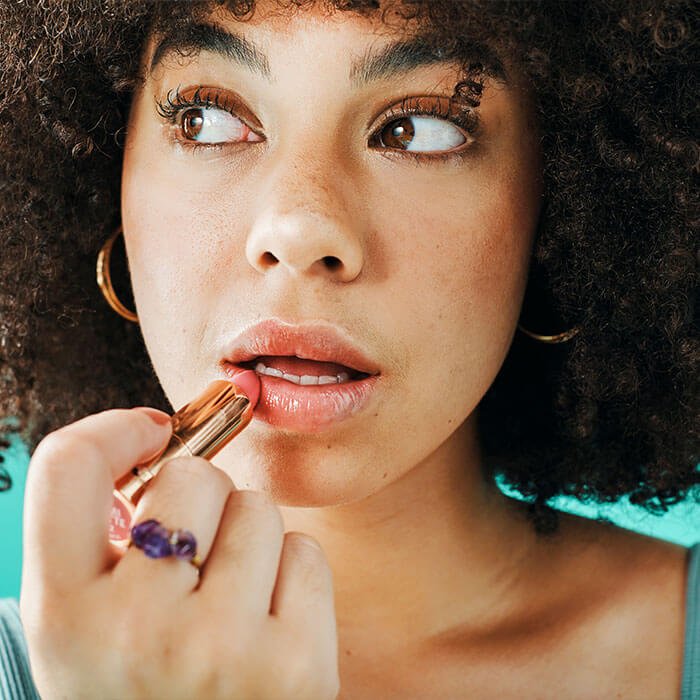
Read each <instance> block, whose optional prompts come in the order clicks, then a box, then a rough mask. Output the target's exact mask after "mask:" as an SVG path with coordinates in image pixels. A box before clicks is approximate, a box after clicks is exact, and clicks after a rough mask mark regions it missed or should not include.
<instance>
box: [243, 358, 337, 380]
mask: <svg viewBox="0 0 700 700" xmlns="http://www.w3.org/2000/svg"><path fill="white" fill-rule="evenodd" d="M255 371H256V372H257V373H258V374H266V375H267V376H268V377H279V378H280V379H286V380H287V381H288V382H292V383H294V384H299V385H301V386H308V385H311V384H343V383H345V382H347V381H349V380H350V375H349V374H348V373H347V372H340V374H336V376H335V377H328V376H323V377H315V376H313V375H309V374H302V375H301V377H300V376H299V375H297V374H287V373H286V372H281V371H280V370H278V369H274V368H273V367H266V366H265V365H264V364H263V363H262V362H258V363H257V364H256V365H255Z"/></svg>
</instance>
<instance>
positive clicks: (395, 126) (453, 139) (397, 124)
mask: <svg viewBox="0 0 700 700" xmlns="http://www.w3.org/2000/svg"><path fill="white" fill-rule="evenodd" d="M378 138H379V145H381V146H385V147H388V148H398V149H399V150H405V151H417V152H419V153H420V152H424V151H426V152H430V151H444V150H449V149H452V148H456V147H457V146H461V145H462V144H463V143H466V142H467V139H466V138H465V137H464V135H463V134H462V132H461V131H460V130H459V129H458V128H457V127H455V126H454V125H452V124H451V123H450V122H448V121H445V120H443V119H435V118H434V117H416V116H405V117H401V118H400V119H394V120H392V121H390V122H389V123H388V124H386V125H385V126H383V127H382V128H381V129H380V130H379V132H378Z"/></svg>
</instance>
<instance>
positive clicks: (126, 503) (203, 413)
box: [109, 379, 254, 547]
mask: <svg viewBox="0 0 700 700" xmlns="http://www.w3.org/2000/svg"><path fill="white" fill-rule="evenodd" d="M253 408H254V407H253V404H251V402H250V399H249V398H248V396H247V395H246V394H245V393H243V391H242V390H241V389H240V388H239V387H238V386H236V384H234V383H233V382H230V381H226V380H225V379H217V380H215V381H213V382H212V383H211V384H209V386H208V387H207V388H206V389H205V390H204V392H203V393H202V394H200V395H199V396H198V397H197V398H196V399H194V400H193V401H190V403H188V404H186V405H185V406H183V407H182V408H181V409H180V410H179V411H177V413H175V414H173V415H172V417H171V419H170V420H171V422H172V426H173V432H172V436H171V438H170V441H169V442H168V444H167V445H166V446H165V447H164V448H163V449H162V450H161V451H160V452H159V453H158V454H157V455H155V456H154V457H153V458H151V459H149V460H148V461H147V462H143V463H141V464H138V465H136V466H135V467H133V468H132V469H131V470H130V471H129V472H128V473H126V474H124V476H122V477H121V478H119V479H118V480H117V481H115V483H114V501H113V504H112V512H111V516H110V522H109V541H110V542H112V544H115V545H117V546H120V547H126V546H127V545H128V543H129V535H130V532H131V525H132V520H133V516H134V511H135V510H136V505H137V504H138V502H139V500H140V499H141V496H143V494H144V491H145V490H146V487H147V485H148V482H149V481H151V479H153V478H154V477H155V476H156V475H157V474H158V472H159V471H160V470H161V469H162V468H163V465H164V464H165V463H166V462H167V461H169V460H171V459H173V458H175V457H181V456H185V457H204V458H205V459H210V458H211V457H213V456H214V455H215V454H217V452H219V451H220V450H222V449H223V448H224V447H225V446H226V445H228V443H229V442H230V441H231V440H233V438H234V437H236V435H238V433H240V432H241V430H243V428H245V427H246V426H247V425H248V423H250V421H251V419H252V418H253Z"/></svg>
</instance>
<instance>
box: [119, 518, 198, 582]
mask: <svg viewBox="0 0 700 700" xmlns="http://www.w3.org/2000/svg"><path fill="white" fill-rule="evenodd" d="M132 544H133V545H134V546H136V547H138V548H139V549H142V550H143V552H144V554H146V556H148V557H151V558H152V559H161V558H162V557H169V556H172V555H175V556H176V557H177V558H178V559H184V560H185V561H188V562H189V563H190V564H192V566H194V567H195V568H196V569H197V570H199V567H200V566H201V562H200V561H199V556H198V555H197V540H196V539H195V537H194V535H193V534H192V533H191V532H190V531H189V530H183V529H179V530H172V531H170V530H168V529H167V528H165V527H163V525H161V523H159V522H158V521H157V520H154V519H151V520H144V521H143V522H141V523H139V524H138V525H134V527H132V528H131V535H130V538H129V545H128V546H129V547H130V546H131V545H132Z"/></svg>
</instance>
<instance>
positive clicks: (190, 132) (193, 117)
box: [182, 107, 204, 139]
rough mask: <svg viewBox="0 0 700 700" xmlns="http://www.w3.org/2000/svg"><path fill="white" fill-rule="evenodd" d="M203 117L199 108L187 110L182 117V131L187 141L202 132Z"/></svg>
mask: <svg viewBox="0 0 700 700" xmlns="http://www.w3.org/2000/svg"><path fill="white" fill-rule="evenodd" d="M203 124H204V117H203V116H202V110H201V108H199V107H198V108H196V109H188V110H186V111H185V113H184V114H183V116H182V130H183V132H184V134H185V135H186V136H187V138H188V139H191V138H194V137H195V136H197V135H198V134H199V132H200V131H201V130H202V125H203Z"/></svg>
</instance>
